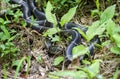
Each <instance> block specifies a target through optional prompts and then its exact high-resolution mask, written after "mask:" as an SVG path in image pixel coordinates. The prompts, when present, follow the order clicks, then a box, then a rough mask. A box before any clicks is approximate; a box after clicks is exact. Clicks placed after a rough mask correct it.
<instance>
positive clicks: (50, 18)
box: [45, 1, 57, 26]
mask: <svg viewBox="0 0 120 79" xmlns="http://www.w3.org/2000/svg"><path fill="white" fill-rule="evenodd" d="M52 10H53V7H52V5H51V3H50V2H49V1H48V3H47V7H46V10H45V15H46V19H47V20H48V21H49V22H51V23H53V24H54V26H57V19H56V16H55V14H52V13H51V11H52Z"/></svg>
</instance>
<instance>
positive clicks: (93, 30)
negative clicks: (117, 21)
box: [86, 21, 106, 41]
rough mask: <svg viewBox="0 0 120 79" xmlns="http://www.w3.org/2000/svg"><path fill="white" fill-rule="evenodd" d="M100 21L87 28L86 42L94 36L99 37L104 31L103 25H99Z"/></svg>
mask: <svg viewBox="0 0 120 79" xmlns="http://www.w3.org/2000/svg"><path fill="white" fill-rule="evenodd" d="M99 24H100V21H96V22H94V23H93V24H92V26H89V27H88V30H87V32H86V35H87V37H88V40H87V41H90V40H91V39H92V38H93V37H94V36H96V35H101V34H102V33H103V32H104V31H105V24H106V23H103V24H102V25H99Z"/></svg>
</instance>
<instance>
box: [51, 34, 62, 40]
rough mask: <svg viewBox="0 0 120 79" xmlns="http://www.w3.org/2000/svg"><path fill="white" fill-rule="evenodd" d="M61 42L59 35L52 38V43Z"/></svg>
mask: <svg viewBox="0 0 120 79" xmlns="http://www.w3.org/2000/svg"><path fill="white" fill-rule="evenodd" d="M60 40H61V38H60V36H58V35H55V37H52V40H51V41H52V42H55V41H60Z"/></svg>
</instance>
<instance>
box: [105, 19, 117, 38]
mask: <svg viewBox="0 0 120 79" xmlns="http://www.w3.org/2000/svg"><path fill="white" fill-rule="evenodd" d="M115 26H116V25H115V22H113V21H112V20H111V19H110V20H109V21H108V23H107V25H106V30H107V34H109V35H110V36H112V35H113V34H114V33H115V29H116V27H115Z"/></svg>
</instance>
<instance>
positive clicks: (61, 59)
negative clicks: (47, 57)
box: [53, 56, 64, 66]
mask: <svg viewBox="0 0 120 79" xmlns="http://www.w3.org/2000/svg"><path fill="white" fill-rule="evenodd" d="M63 60H64V57H63V56H59V57H57V58H55V59H54V61H53V65H54V66H57V65H59V64H60V63H61V62H62V61H63Z"/></svg>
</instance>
